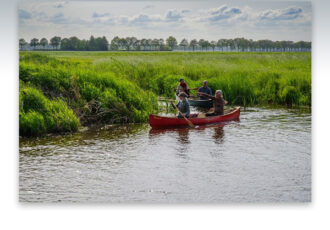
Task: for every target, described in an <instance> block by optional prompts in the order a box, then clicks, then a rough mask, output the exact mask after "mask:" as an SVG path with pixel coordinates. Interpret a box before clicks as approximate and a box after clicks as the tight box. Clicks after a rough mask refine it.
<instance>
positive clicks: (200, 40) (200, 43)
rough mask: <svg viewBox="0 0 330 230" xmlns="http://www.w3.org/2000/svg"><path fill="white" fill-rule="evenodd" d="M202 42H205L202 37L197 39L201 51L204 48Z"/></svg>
mask: <svg viewBox="0 0 330 230" xmlns="http://www.w3.org/2000/svg"><path fill="white" fill-rule="evenodd" d="M204 42H205V40H204V39H199V41H198V45H199V47H201V48H202V51H203V48H204Z"/></svg>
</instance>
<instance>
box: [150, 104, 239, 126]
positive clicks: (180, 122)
mask: <svg viewBox="0 0 330 230" xmlns="http://www.w3.org/2000/svg"><path fill="white" fill-rule="evenodd" d="M239 116H240V107H237V108H235V110H234V111H232V112H230V113H228V114H225V115H222V116H210V117H205V118H198V117H195V118H191V117H190V118H188V120H189V121H191V122H192V123H193V124H194V125H206V124H212V123H218V122H226V121H233V120H238V119H239ZM149 124H150V126H151V127H152V128H167V127H178V126H188V124H187V121H186V120H185V119H183V118H176V117H162V116H157V115H153V114H150V115H149Z"/></svg>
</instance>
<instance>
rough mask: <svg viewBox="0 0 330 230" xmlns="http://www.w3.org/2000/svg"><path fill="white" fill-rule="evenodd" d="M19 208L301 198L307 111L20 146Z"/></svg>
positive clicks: (91, 133)
mask: <svg viewBox="0 0 330 230" xmlns="http://www.w3.org/2000/svg"><path fill="white" fill-rule="evenodd" d="M19 152H20V153H19V201H21V202H93V203H96V202H110V203H251V202H258V203H260V202H261V203H268V202H290V203H292V202H310V201H311V114H310V113H309V112H301V111H300V112H299V111H295V110H288V109H269V108H268V109H266V108H248V109H247V110H245V111H244V110H242V111H241V117H240V121H235V122H229V123H226V124H217V125H209V126H199V127H196V128H195V129H189V128H180V129H168V130H153V129H151V128H150V126H149V125H148V124H142V125H127V126H107V127H103V128H101V129H100V128H98V129H89V130H86V131H81V132H78V133H75V134H71V135H65V136H49V137H43V138H38V139H21V140H20V147H19Z"/></svg>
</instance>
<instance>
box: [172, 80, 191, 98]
mask: <svg viewBox="0 0 330 230" xmlns="http://www.w3.org/2000/svg"><path fill="white" fill-rule="evenodd" d="M182 92H184V93H185V94H186V95H187V97H189V88H188V85H187V83H186V82H185V81H184V79H183V78H180V83H179V85H178V87H177V88H176V92H175V93H176V95H177V96H179V94H180V93H182Z"/></svg>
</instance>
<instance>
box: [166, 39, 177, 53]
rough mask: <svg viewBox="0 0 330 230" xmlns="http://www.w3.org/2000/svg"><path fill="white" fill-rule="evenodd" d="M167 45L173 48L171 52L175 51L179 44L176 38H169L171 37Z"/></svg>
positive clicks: (167, 40)
mask: <svg viewBox="0 0 330 230" xmlns="http://www.w3.org/2000/svg"><path fill="white" fill-rule="evenodd" d="M166 44H167V45H168V46H169V47H171V50H173V49H174V48H175V47H176V46H177V44H178V42H177V41H176V38H175V37H173V36H169V37H168V38H167V39H166Z"/></svg>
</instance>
